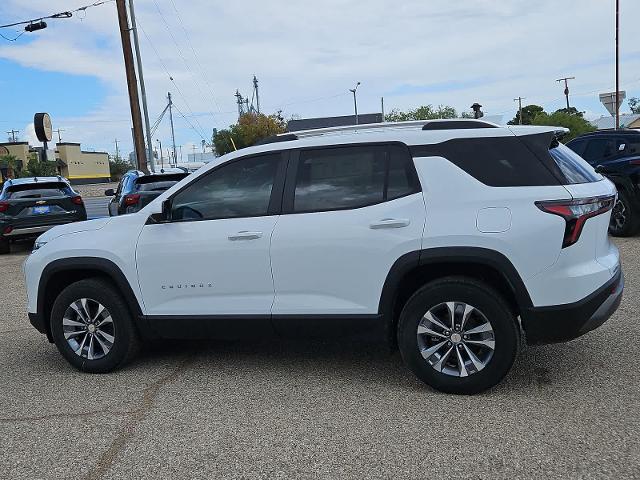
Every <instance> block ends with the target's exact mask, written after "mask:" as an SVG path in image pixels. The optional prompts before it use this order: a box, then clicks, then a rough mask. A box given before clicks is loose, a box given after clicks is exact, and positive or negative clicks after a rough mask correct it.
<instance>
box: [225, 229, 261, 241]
mask: <svg viewBox="0 0 640 480" xmlns="http://www.w3.org/2000/svg"><path fill="white" fill-rule="evenodd" d="M260 237H262V232H248V231H247V230H243V231H241V232H238V233H236V234H234V235H229V240H232V241H235V240H257V239H258V238H260Z"/></svg>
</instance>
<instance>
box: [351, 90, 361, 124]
mask: <svg viewBox="0 0 640 480" xmlns="http://www.w3.org/2000/svg"><path fill="white" fill-rule="evenodd" d="M359 85H360V82H358V83H356V86H355V88H350V89H349V91H350V92H351V93H353V110H354V112H355V115H356V125H358V100H357V99H356V92H357V91H358V86H359Z"/></svg>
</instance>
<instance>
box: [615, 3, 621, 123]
mask: <svg viewBox="0 0 640 480" xmlns="http://www.w3.org/2000/svg"><path fill="white" fill-rule="evenodd" d="M619 128H620V0H616V130H618V129H619Z"/></svg>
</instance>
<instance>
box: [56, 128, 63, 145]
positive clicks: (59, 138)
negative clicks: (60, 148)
mask: <svg viewBox="0 0 640 480" xmlns="http://www.w3.org/2000/svg"><path fill="white" fill-rule="evenodd" d="M56 132H58V143H60V142H61V141H62V135H60V132H64V130H60V129H59V128H58V129H57V130H56Z"/></svg>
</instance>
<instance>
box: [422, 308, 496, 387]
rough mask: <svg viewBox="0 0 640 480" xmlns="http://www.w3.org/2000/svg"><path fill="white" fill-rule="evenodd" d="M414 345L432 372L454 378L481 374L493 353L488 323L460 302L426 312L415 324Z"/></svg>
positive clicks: (492, 340) (480, 313) (478, 312)
mask: <svg viewBox="0 0 640 480" xmlns="http://www.w3.org/2000/svg"><path fill="white" fill-rule="evenodd" d="M417 342H418V349H419V351H420V354H421V355H422V357H423V358H424V359H425V361H426V362H427V363H428V364H429V365H431V367H432V368H433V369H435V370H437V371H438V372H440V373H444V374H445V375H450V376H454V377H467V376H469V375H472V374H474V373H477V372H479V371H481V370H482V369H483V368H485V367H486V366H487V365H488V363H489V362H490V361H491V358H492V357H493V353H494V350H495V334H494V331H493V327H492V325H491V322H489V320H488V319H487V317H486V316H485V315H484V314H483V313H482V312H481V311H480V310H478V309H477V308H476V307H474V306H472V305H469V304H466V303H464V302H444V303H441V304H439V305H436V306H435V307H433V308H431V309H429V311H428V312H427V313H425V314H424V316H423V317H422V319H421V320H420V322H419V323H418V330H417Z"/></svg>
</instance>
